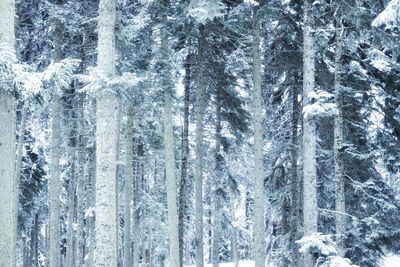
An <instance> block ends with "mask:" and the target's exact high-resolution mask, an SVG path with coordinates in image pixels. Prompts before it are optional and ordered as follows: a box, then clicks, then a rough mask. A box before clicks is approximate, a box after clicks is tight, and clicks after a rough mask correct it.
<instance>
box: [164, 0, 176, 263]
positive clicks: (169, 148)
mask: <svg viewBox="0 0 400 267" xmlns="http://www.w3.org/2000/svg"><path fill="white" fill-rule="evenodd" d="M167 8H168V0H164V10H163V20H164V21H167ZM161 50H162V57H163V61H164V62H163V64H162V65H163V66H164V68H163V81H162V82H163V87H164V146H165V172H166V187H167V206H168V233H169V256H170V259H169V262H170V265H171V266H176V267H178V266H180V263H179V237H178V217H177V206H176V177H175V153H174V132H173V122H174V120H173V116H172V96H171V91H172V81H171V73H170V67H169V66H168V65H169V55H170V53H169V47H168V34H167V33H164V34H163V36H162V40H161Z"/></svg>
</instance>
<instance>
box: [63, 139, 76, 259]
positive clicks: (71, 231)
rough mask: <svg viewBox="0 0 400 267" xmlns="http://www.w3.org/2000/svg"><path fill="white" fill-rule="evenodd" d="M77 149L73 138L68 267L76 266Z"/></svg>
mask: <svg viewBox="0 0 400 267" xmlns="http://www.w3.org/2000/svg"><path fill="white" fill-rule="evenodd" d="M75 148H76V140H75V137H73V138H72V148H71V150H72V153H71V152H70V154H72V159H71V175H70V178H69V184H68V194H69V196H68V219H67V255H66V259H65V262H66V264H65V265H66V266H67V267H72V266H74V264H75V257H74V235H75V233H74V231H75V230H74V221H75V219H74V217H75V190H76V186H75V183H76V181H75V179H76V171H75V160H76V156H75Z"/></svg>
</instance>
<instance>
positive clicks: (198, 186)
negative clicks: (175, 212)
mask: <svg viewBox="0 0 400 267" xmlns="http://www.w3.org/2000/svg"><path fill="white" fill-rule="evenodd" d="M199 30H200V37H199V41H198V42H199V45H198V57H197V65H198V71H197V92H196V151H195V154H196V167H195V177H196V181H195V214H196V215H195V216H196V223H195V231H196V237H195V238H196V241H195V243H196V267H203V266H204V251H203V243H204V242H203V116H204V110H205V107H204V102H205V101H204V98H205V96H204V94H205V92H204V91H205V77H204V42H205V36H204V25H203V24H201V25H200V26H199Z"/></svg>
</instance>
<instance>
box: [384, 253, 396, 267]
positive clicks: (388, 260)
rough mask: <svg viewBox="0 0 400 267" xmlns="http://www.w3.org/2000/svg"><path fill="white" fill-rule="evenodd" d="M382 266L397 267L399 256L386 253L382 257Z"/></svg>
mask: <svg viewBox="0 0 400 267" xmlns="http://www.w3.org/2000/svg"><path fill="white" fill-rule="evenodd" d="M382 262H383V263H382V264H383V265H382V266H383V267H399V266H400V256H399V255H388V256H385V257H384V258H383V259H382Z"/></svg>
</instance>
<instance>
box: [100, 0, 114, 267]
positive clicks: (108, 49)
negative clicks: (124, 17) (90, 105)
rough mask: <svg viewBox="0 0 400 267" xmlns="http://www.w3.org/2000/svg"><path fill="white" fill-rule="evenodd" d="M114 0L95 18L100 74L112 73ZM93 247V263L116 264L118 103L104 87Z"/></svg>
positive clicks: (107, 0) (103, 1) (106, 2)
mask: <svg viewBox="0 0 400 267" xmlns="http://www.w3.org/2000/svg"><path fill="white" fill-rule="evenodd" d="M115 19H116V2H115V0H101V1H100V3H99V19H98V21H99V22H98V33H99V34H98V40H99V41H98V56H97V66H98V68H99V69H100V71H102V74H103V75H106V76H109V77H110V76H113V75H114V73H115V35H114V29H115ZM96 103H97V110H96V120H97V129H96V146H97V147H96V160H97V167H96V168H97V171H96V176H97V177H96V250H95V260H96V262H95V266H107V267H112V266H117V263H118V240H117V234H118V231H117V225H116V223H117V220H116V218H117V214H116V211H117V201H116V200H117V195H116V192H117V184H116V180H117V178H116V173H117V170H116V162H115V160H116V158H117V142H116V140H117V139H118V135H119V132H118V130H119V129H118V105H117V96H116V93H115V92H113V91H112V89H111V88H103V89H102V90H101V91H100V92H98V93H97V98H96Z"/></svg>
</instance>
